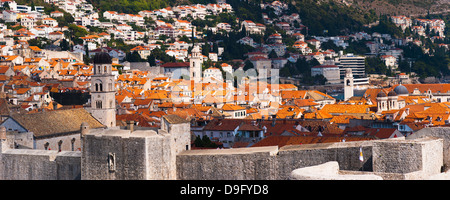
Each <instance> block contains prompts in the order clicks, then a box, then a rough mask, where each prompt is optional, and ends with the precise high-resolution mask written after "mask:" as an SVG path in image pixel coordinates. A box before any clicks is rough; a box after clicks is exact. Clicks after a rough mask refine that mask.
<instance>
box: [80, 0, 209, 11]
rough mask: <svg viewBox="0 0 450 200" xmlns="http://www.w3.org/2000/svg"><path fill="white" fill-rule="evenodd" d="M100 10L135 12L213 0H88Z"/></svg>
mask: <svg viewBox="0 0 450 200" xmlns="http://www.w3.org/2000/svg"><path fill="white" fill-rule="evenodd" d="M88 2H90V3H91V4H92V5H93V6H94V7H95V8H97V9H99V10H100V11H107V10H112V11H117V12H123V13H134V14H137V13H138V12H139V11H141V10H156V9H161V8H166V7H169V6H170V7H172V6H176V5H181V4H190V3H192V2H194V3H205V2H208V3H209V2H213V1H210V0H114V1H111V0H88Z"/></svg>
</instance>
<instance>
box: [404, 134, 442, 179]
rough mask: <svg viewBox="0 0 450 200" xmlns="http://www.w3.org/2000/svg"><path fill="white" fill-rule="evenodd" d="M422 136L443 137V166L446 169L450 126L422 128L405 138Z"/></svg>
mask: <svg viewBox="0 0 450 200" xmlns="http://www.w3.org/2000/svg"><path fill="white" fill-rule="evenodd" d="M424 137H435V138H441V139H443V147H442V149H443V154H444V159H443V160H444V161H443V162H444V168H445V169H446V170H448V169H449V168H450V127H432V128H423V129H421V130H419V131H417V132H415V133H413V134H412V135H409V136H408V137H407V139H417V138H424Z"/></svg>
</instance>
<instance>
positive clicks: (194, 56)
mask: <svg viewBox="0 0 450 200" xmlns="http://www.w3.org/2000/svg"><path fill="white" fill-rule="evenodd" d="M202 63H203V56H202V52H201V51H200V47H199V46H198V45H195V46H194V48H193V49H192V51H191V58H190V59H189V73H190V75H189V77H190V80H194V82H195V83H200V81H201V80H202Z"/></svg>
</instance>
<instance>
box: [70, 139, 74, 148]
mask: <svg viewBox="0 0 450 200" xmlns="http://www.w3.org/2000/svg"><path fill="white" fill-rule="evenodd" d="M70 143H71V144H72V151H74V149H75V145H74V143H75V138H72V140H70Z"/></svg>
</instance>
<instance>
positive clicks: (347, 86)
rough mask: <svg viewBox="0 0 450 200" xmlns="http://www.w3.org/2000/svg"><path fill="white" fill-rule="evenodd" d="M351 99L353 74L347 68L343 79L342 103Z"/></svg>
mask: <svg viewBox="0 0 450 200" xmlns="http://www.w3.org/2000/svg"><path fill="white" fill-rule="evenodd" d="M351 97H353V74H352V69H349V68H347V69H346V70H345V77H344V101H347V100H349V99H350V98H351Z"/></svg>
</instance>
